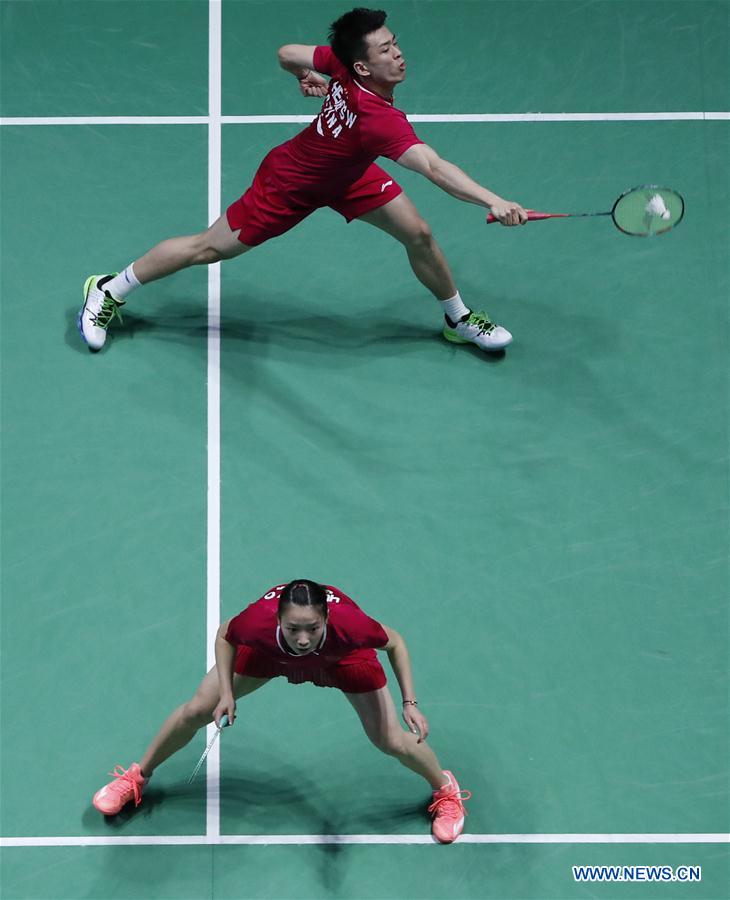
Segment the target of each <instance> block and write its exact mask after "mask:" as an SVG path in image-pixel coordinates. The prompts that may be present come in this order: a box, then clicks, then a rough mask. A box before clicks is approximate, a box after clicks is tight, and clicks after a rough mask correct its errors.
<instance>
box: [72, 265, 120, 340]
mask: <svg viewBox="0 0 730 900" xmlns="http://www.w3.org/2000/svg"><path fill="white" fill-rule="evenodd" d="M115 274H116V273H115ZM112 278H114V275H89V277H88V278H87V279H86V282H85V283H84V305H83V306H82V307H81V310H80V312H79V317H78V326H79V331H80V332H81V337H82V338H83V339H84V340H85V341H86V343H87V344H88V345H89V349H90V350H94V351H97V350H101V348H102V347H103V346H104V342H105V341H106V331H107V328H108V327H109V325H110V324H111V321H112V319H114V318H117V319H119V322H120V323H121V322H122V314H121V313H120V312H119V308H120V307H121V306H124V300H117V299H116V297H112V295H111V294H110V293H109V291H105V290H104V285H105V284H106V283H107V281H110V280H111V279H112Z"/></svg>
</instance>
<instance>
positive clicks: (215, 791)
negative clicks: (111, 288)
mask: <svg viewBox="0 0 730 900" xmlns="http://www.w3.org/2000/svg"><path fill="white" fill-rule="evenodd" d="M221 35H222V25H221V0H210V2H209V3H208V116H207V121H208V222H209V223H212V222H215V221H216V219H218V217H219V216H220V214H221V165H222V163H221V160H222V154H221V97H222V87H221V86H222V78H221V66H222V63H221V58H222V57H221ZM220 269H221V267H220V263H213V264H212V265H210V266H208V322H207V378H208V386H207V399H206V403H207V417H206V418H207V442H206V443H207V481H208V490H207V509H206V531H207V535H206V601H205V608H206V612H205V618H206V627H205V632H206V669H205V670H206V672H209V671H210V670H211V669H212V667H213V666H214V665H215V637H216V633H217V631H218V628H219V626H220V621H221V619H220V544H221V541H220V531H221V527H220V510H221V441H220V433H221V413H220V355H221V339H220V319H221V272H220ZM215 731H216V727H215V724H214V723H211V724H209V725H208V726H207V727H206V746H207V744H208V743H209V741H210V740H211V739H212V737H213V735H214V734H215ZM205 833H206V836H207V838H208V839H210V840H215V839H216V838H217V837H218V836H219V834H220V744H218V743H216V744H214V746H213V748H212V750H211V751H210V753H209V754H208V758H207V760H206V769H205Z"/></svg>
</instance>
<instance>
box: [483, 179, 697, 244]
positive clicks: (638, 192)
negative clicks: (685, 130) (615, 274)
mask: <svg viewBox="0 0 730 900" xmlns="http://www.w3.org/2000/svg"><path fill="white" fill-rule="evenodd" d="M525 212H526V213H527V221H528V222H541V221H542V220H543V219H569V218H575V219H584V218H589V217H592V216H611V218H612V219H613V224H614V225H615V226H616V228H618V230H619V231H622V232H623V233H624V234H630V235H632V236H634V237H652V236H653V235H655V234H664V233H665V232H667V231H669V230H670V229H672V228H674V227H675V226H677V225H679V223H680V222H681V221H682V217H683V216H684V199H683V198H682V195H681V194H678V193H677V192H676V191H673V190H672V189H671V188H664V187H659V186H658V185H656V184H642V185H639V186H638V187H633V188H630V189H629V190H628V191H624V193H623V194H621V196H620V197H619V198H618V200H616V202H615V203H614V204H613V208H612V209H610V210H609V211H608V212H592V213H548V212H538V211H537V210H535V209H526V210H525ZM497 221H499V220H498V219H497V218H495V216H493V215H492V214H491V213H490V214H489V215H488V216H487V224H488V225H491V224H492V223H493V222H497Z"/></svg>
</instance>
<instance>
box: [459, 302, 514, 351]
mask: <svg viewBox="0 0 730 900" xmlns="http://www.w3.org/2000/svg"><path fill="white" fill-rule="evenodd" d="M444 337H445V338H446V340H447V341H451V342H452V343H454V344H476V345H477V347H479V349H480V350H492V351H494V350H502V349H504V348H505V347H506V346H507V344H510V343H512V335H511V334H510V333H509V331H507V329H506V328H502V326H501V325H495V324H494V322H492V320H491V319H490V318H489V316H488V315H487V314H486V313H485V312H473V313H469V315H468V316H464V318H463V319H461V320H460V321H459V322H457V323H456V324H455V325H451V324H450V322H449V321H448V319H447V320H446V324H445V325H444Z"/></svg>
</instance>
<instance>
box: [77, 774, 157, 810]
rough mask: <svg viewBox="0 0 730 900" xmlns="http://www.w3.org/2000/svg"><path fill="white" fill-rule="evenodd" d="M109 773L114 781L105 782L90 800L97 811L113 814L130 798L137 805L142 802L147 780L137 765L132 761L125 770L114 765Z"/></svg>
mask: <svg viewBox="0 0 730 900" xmlns="http://www.w3.org/2000/svg"><path fill="white" fill-rule="evenodd" d="M117 770H118V771H117ZM109 774H110V775H113V776H114V781H110V782H109V784H105V785H104V787H103V788H102V789H101V790H99V791H97V792H96V793H95V794H94V799H93V800H92V801H91V802H92V803H93V804H94V806H95V807H96V808H97V809H98V810H99V812H101V813H104V815H105V816H115V815H116V814H117V813H118V812H119V810H120V809H121V808H122V807H123V806H124V805H125V804H127V803H129V801H130V800H134V805H135V806H139V804H140V803H141V802H142V791H143V790H144V789H145V787H146V785H147V782H148V780H149V779H147V778H144V777H143V775H142V772H141V771H140V768H139V765H138V764H137V763H132V765H131V766H130V767H129V768H128V769H127V770H126V771H125V770H124V769H123V768H122V767H121V766H119V765H116V766H114V771H113V772H110V773H109Z"/></svg>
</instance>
